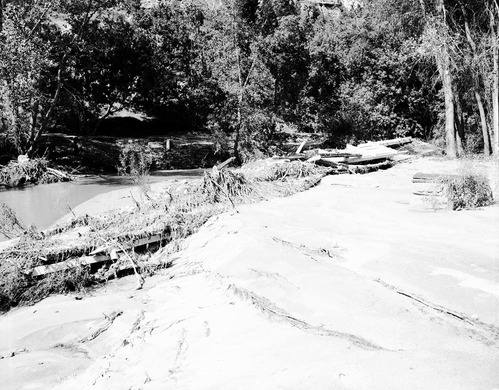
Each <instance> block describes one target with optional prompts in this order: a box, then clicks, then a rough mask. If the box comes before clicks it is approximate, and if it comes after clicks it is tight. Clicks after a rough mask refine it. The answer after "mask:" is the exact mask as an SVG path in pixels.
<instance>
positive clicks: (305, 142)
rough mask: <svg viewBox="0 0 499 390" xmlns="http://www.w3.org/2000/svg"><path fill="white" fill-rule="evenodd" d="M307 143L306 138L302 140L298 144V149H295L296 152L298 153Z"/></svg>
mask: <svg viewBox="0 0 499 390" xmlns="http://www.w3.org/2000/svg"><path fill="white" fill-rule="evenodd" d="M306 144H307V140H305V141H303V142H302V143H301V144H300V146H298V149H296V154H300V153H301V151H302V150H303V148H304V147H305V145H306Z"/></svg>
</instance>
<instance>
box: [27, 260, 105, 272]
mask: <svg viewBox="0 0 499 390" xmlns="http://www.w3.org/2000/svg"><path fill="white" fill-rule="evenodd" d="M110 259H111V258H110V257H109V256H108V255H99V256H83V257H79V258H77V259H70V260H65V261H61V262H59V263H55V264H50V265H40V266H38V267H35V268H33V271H32V273H31V275H32V276H42V275H47V274H51V273H54V272H58V271H63V270H65V269H69V268H75V267H81V266H83V265H89V264H97V263H102V262H104V261H107V260H110Z"/></svg>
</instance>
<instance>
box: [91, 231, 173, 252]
mask: <svg viewBox="0 0 499 390" xmlns="http://www.w3.org/2000/svg"><path fill="white" fill-rule="evenodd" d="M165 238H166V237H165V236H163V235H162V234H154V235H152V236H150V237H144V238H139V239H137V240H133V241H132V242H131V243H130V244H128V243H122V244H121V246H122V247H123V248H124V249H125V250H126V249H130V248H135V247H137V246H142V245H147V244H153V243H156V242H159V241H162V240H164V239H165ZM113 249H116V248H115V245H114V244H109V245H102V246H100V247H98V248H96V249H94V250H93V251H92V252H90V253H89V255H90V256H93V255H96V254H99V253H103V252H111V251H112V250H113ZM120 251H121V250H118V252H120Z"/></svg>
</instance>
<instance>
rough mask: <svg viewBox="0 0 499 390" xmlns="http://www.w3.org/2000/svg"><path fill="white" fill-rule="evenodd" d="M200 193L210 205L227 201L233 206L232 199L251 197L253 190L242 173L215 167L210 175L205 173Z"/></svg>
mask: <svg viewBox="0 0 499 390" xmlns="http://www.w3.org/2000/svg"><path fill="white" fill-rule="evenodd" d="M201 191H202V193H203V194H204V195H205V196H206V197H207V200H208V201H209V202H211V203H220V202H223V201H224V200H228V201H229V202H230V203H232V205H234V199H239V198H244V197H247V196H249V195H251V193H252V192H253V189H252V185H251V183H250V182H249V181H248V180H247V179H246V177H245V176H244V175H243V174H242V173H240V172H232V171H229V170H227V169H222V170H218V169H217V168H216V167H215V168H213V170H212V171H211V172H210V173H207V172H205V174H204V177H203V184H202V186H201Z"/></svg>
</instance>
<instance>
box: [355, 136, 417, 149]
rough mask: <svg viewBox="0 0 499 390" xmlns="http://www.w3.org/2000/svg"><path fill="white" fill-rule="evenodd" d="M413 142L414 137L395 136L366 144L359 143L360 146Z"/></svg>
mask: <svg viewBox="0 0 499 390" xmlns="http://www.w3.org/2000/svg"><path fill="white" fill-rule="evenodd" d="M411 142H412V137H403V138H394V139H387V140H383V141H371V142H366V143H365V144H360V145H357V146H358V147H359V148H363V147H368V146H372V145H382V146H400V145H405V144H410V143H411Z"/></svg>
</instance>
